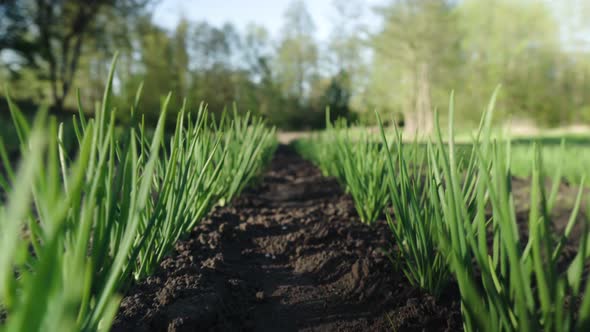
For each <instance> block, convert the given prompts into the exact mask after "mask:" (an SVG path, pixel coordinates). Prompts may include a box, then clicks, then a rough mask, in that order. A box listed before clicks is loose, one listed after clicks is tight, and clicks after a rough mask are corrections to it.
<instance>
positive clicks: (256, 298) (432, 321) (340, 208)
mask: <svg viewBox="0 0 590 332" xmlns="http://www.w3.org/2000/svg"><path fill="white" fill-rule="evenodd" d="M390 238H391V236H390V234H389V231H388V230H387V228H386V225H385V224H384V222H383V221H381V222H379V223H378V225H377V226H375V227H373V228H371V227H368V226H365V225H363V224H361V223H360V222H358V218H357V217H356V213H355V211H354V207H353V203H352V201H351V199H350V197H349V196H348V195H345V194H343V193H342V191H341V189H340V188H339V186H338V184H337V183H336V181H335V180H333V179H328V178H324V177H322V176H321V174H320V172H319V171H318V170H317V169H316V168H315V167H313V166H312V165H311V164H310V163H308V162H306V161H303V160H302V159H301V158H300V157H298V156H297V155H295V153H294V152H293V151H291V150H290V149H289V148H288V147H285V146H281V147H280V148H279V150H278V152H277V154H276V156H275V158H274V160H273V162H272V164H271V165H270V168H269V170H268V171H267V172H266V173H265V175H264V178H263V181H262V183H261V185H260V186H258V188H257V189H255V190H250V191H249V192H247V193H245V194H243V195H242V196H241V197H240V198H239V199H238V200H237V201H236V202H234V204H233V206H232V207H226V208H219V209H217V210H216V211H214V212H213V213H212V215H211V216H210V217H209V219H208V220H206V221H204V222H203V223H202V224H201V225H200V226H199V227H198V228H197V229H196V230H195V232H194V233H193V234H192V235H191V236H190V238H189V239H188V240H185V241H181V242H179V243H178V244H177V246H176V251H175V252H174V253H173V255H172V256H170V257H169V258H167V259H166V260H165V261H164V262H162V264H161V268H160V269H159V271H158V272H157V274H156V275H155V276H153V277H150V278H148V279H147V280H145V281H143V282H142V283H140V284H139V285H136V286H135V287H134V288H132V289H131V290H130V292H129V293H128V295H127V296H126V297H125V298H124V299H123V302H122V305H121V309H120V312H119V315H118V317H117V321H116V324H115V328H114V330H115V331H197V330H198V331H298V330H303V331H382V330H392V329H396V330H400V331H412V330H416V331H422V330H424V329H425V330H426V331H444V330H447V331H456V330H458V329H460V326H461V317H460V313H459V311H458V304H457V301H456V299H454V296H448V298H449V300H448V301H447V302H448V303H443V304H437V303H435V301H434V300H433V298H431V297H429V296H425V295H423V294H421V293H420V292H419V291H417V290H415V289H414V288H412V287H410V286H409V285H408V284H407V283H406V281H405V280H404V279H403V278H402V276H401V274H400V273H399V272H397V271H396V269H395V268H394V267H393V265H392V264H391V262H390V261H389V260H388V259H387V258H386V256H385V255H384V250H388V248H389V247H390V244H389V239H390Z"/></svg>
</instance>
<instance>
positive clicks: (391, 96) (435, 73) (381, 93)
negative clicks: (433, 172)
mask: <svg viewBox="0 0 590 332" xmlns="http://www.w3.org/2000/svg"><path fill="white" fill-rule="evenodd" d="M454 6H455V5H454V3H453V2H451V1H447V0H400V1H393V2H391V3H390V4H388V5H385V6H382V7H379V8H378V9H377V13H378V14H379V15H381V16H382V18H383V28H382V29H381V31H379V32H378V33H377V34H376V35H375V36H374V37H373V40H372V46H373V49H374V51H375V54H374V58H373V59H374V60H373V66H372V72H371V75H372V81H371V82H370V84H369V86H368V89H369V92H368V94H369V98H371V99H372V100H373V101H374V103H375V106H377V107H378V108H389V109H386V111H401V112H403V114H404V119H405V124H406V126H408V127H410V128H412V130H419V131H421V132H425V133H428V132H430V131H431V130H432V128H433V126H432V110H433V108H434V107H436V106H438V104H439V103H440V102H441V99H439V98H437V97H438V96H440V95H443V93H442V91H444V94H445V95H446V94H448V91H450V88H449V87H448V84H449V80H450V76H451V74H452V72H453V70H454V69H455V68H456V67H455V65H456V62H457V61H458V59H459V58H460V54H459V48H458V45H459V44H458V41H459V38H460V35H459V32H458V31H457V15H456V14H455V7H454ZM392 106H393V109H391V108H392Z"/></svg>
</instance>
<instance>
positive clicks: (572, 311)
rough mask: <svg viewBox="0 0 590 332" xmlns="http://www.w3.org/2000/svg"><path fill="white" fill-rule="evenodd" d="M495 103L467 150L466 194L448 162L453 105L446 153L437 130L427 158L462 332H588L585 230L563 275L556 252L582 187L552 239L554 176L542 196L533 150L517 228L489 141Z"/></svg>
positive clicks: (504, 154) (496, 150)
mask: <svg viewBox="0 0 590 332" xmlns="http://www.w3.org/2000/svg"><path fill="white" fill-rule="evenodd" d="M494 99H495V97H494V98H492V102H491V103H490V106H489V108H488V110H487V112H486V114H485V116H484V119H483V120H482V122H483V126H482V127H483V130H482V131H481V135H480V137H476V139H475V142H474V151H473V153H474V160H475V162H474V163H473V165H474V166H473V168H472V170H473V174H474V175H473V178H474V179H475V181H471V182H469V181H466V182H469V183H470V185H469V187H470V188H472V189H470V190H472V191H471V192H470V191H469V190H468V191H465V190H463V188H464V187H465V185H464V184H462V183H461V179H462V174H461V172H460V168H459V167H458V166H457V159H456V156H455V144H454V140H453V115H454V102H453V97H451V103H450V110H449V113H450V122H449V132H450V137H449V141H448V149H447V150H445V149H444V145H443V140H442V135H441V131H440V126H438V125H437V127H436V133H437V140H436V143H435V144H434V145H433V146H432V148H431V149H430V151H429V158H430V159H431V162H432V168H431V176H432V177H435V178H436V179H437V180H436V181H437V183H438V189H437V190H435V191H433V192H432V195H431V199H432V200H433V201H434V202H435V205H436V206H439V208H440V209H439V211H440V213H441V215H442V221H443V222H442V223H441V227H440V232H439V233H438V236H439V241H438V244H439V249H440V250H441V251H442V252H443V253H444V255H445V257H446V258H447V260H448V263H449V266H450V268H451V270H452V271H453V273H454V275H455V278H456V280H457V283H458V286H459V289H460V292H461V301H462V312H463V318H464V327H465V330H467V331H588V330H589V329H590V325H589V324H590V287H588V282H584V276H583V271H584V266H585V265H586V263H587V262H588V257H589V255H590V246H589V244H588V223H587V222H586V223H585V224H584V225H583V226H584V227H582V228H583V230H582V234H580V238H579V244H578V253H577V255H576V257H575V258H574V259H573V260H571V261H570V262H569V264H568V265H567V268H560V265H561V264H559V263H560V260H561V259H564V258H563V257H562V255H561V251H562V250H563V248H564V245H565V243H566V242H567V241H568V240H569V239H570V236H571V233H572V230H573V229H574V225H575V223H576V222H579V219H580V218H578V211H579V207H580V204H581V199H582V188H583V183H582V184H581V185H580V191H579V193H578V195H577V198H576V201H575V204H574V207H573V209H572V212H571V216H570V218H569V222H568V224H567V227H566V228H565V230H564V232H563V234H560V235H557V234H554V232H553V230H552V214H551V211H552V209H553V207H554V205H555V202H556V197H557V193H558V186H559V183H560V180H561V170H560V169H559V168H558V169H557V170H556V171H555V173H554V174H552V183H553V185H552V188H551V189H550V190H549V191H547V190H546V189H545V185H544V183H545V179H544V177H545V174H544V172H543V167H542V164H541V155H540V152H539V148H538V146H535V147H534V148H533V149H534V151H535V157H534V158H533V160H531V163H532V177H531V189H530V212H529V215H528V220H524V221H523V220H519V219H518V218H517V215H516V206H515V201H514V197H513V195H512V187H511V181H512V171H511V162H510V142H509V141H508V142H505V143H496V142H493V141H492V140H491V139H490V123H491V119H492V111H493V104H494ZM436 122H438V121H436ZM442 151H445V152H442ZM436 152H439V155H438V156H437V155H436ZM473 193H475V194H473ZM490 210H491V212H490ZM519 222H525V223H527V224H528V239H526V236H523V235H524V234H521V233H519V227H518V225H519ZM474 262H475V264H474ZM584 284H585V285H584Z"/></svg>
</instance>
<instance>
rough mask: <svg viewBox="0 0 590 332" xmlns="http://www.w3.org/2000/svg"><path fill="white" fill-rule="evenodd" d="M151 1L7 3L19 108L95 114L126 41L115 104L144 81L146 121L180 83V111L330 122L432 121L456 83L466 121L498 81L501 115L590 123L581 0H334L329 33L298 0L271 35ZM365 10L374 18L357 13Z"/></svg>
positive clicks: (7, 56)
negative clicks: (160, 17)
mask: <svg viewBox="0 0 590 332" xmlns="http://www.w3.org/2000/svg"><path fill="white" fill-rule="evenodd" d="M155 8H156V6H155V3H154V2H153V1H151V0H91V1H73V0H58V1H55V0H18V1H17V0H5V1H2V2H0V61H1V63H0V65H1V66H0V80H2V81H5V82H8V83H9V86H10V91H11V95H12V96H13V97H14V98H15V99H17V100H19V101H21V102H22V103H23V104H27V105H28V104H30V105H39V104H46V105H51V108H52V110H54V111H55V112H67V111H68V110H71V109H74V108H75V105H76V93H75V89H74V88H75V87H76V88H79V89H80V94H81V100H82V102H83V104H84V108H85V109H86V110H92V109H93V105H94V103H95V102H96V101H98V100H99V99H100V98H101V91H102V86H103V84H104V81H105V78H106V75H107V71H108V66H109V62H110V59H111V57H112V55H113V54H114V52H115V51H118V52H119V55H120V63H119V66H118V71H117V77H116V81H115V83H116V84H115V99H116V100H115V104H116V105H119V107H121V108H124V107H125V105H128V104H130V103H131V101H132V100H133V99H134V98H135V94H136V91H137V89H138V87H139V86H140V84H142V85H143V89H142V90H143V93H142V95H143V98H142V101H141V105H140V106H141V110H140V111H141V112H143V113H144V114H146V116H147V118H148V119H149V118H157V115H158V114H157V112H158V110H159V106H160V103H161V98H162V96H164V95H165V94H166V93H168V91H172V92H173V100H172V104H173V105H172V109H177V108H178V107H180V105H181V104H182V103H183V100H185V99H186V100H187V102H188V103H189V105H193V106H195V105H196V104H198V103H200V102H205V103H206V104H207V105H208V107H209V109H210V110H211V111H213V112H221V111H222V110H223V109H225V108H232V107H234V105H235V107H237V108H238V109H239V110H250V111H252V112H255V113H257V114H260V115H262V116H264V117H266V118H267V119H268V121H269V122H271V123H273V124H276V125H277V126H279V127H281V128H285V129H309V128H319V127H322V126H323V125H324V123H323V121H324V110H325V109H326V107H329V108H330V110H331V114H334V115H335V116H344V117H347V118H349V119H350V120H351V121H361V122H366V123H371V122H372V121H373V115H372V114H373V113H372V111H373V110H374V109H377V110H379V111H380V112H382V113H383V114H385V117H387V118H390V119H394V120H395V121H400V122H401V120H403V123H404V124H405V125H406V126H407V127H409V128H417V129H420V130H425V131H428V130H429V129H430V128H431V127H432V111H433V110H434V109H437V108H438V109H442V108H444V107H446V104H447V102H448V96H449V93H450V91H452V90H454V91H455V93H456V95H457V97H458V98H457V102H458V107H457V108H458V112H459V114H460V115H461V116H460V119H462V120H463V122H465V123H466V124H468V123H473V122H475V121H476V119H479V118H480V114H481V111H482V110H483V107H484V105H485V103H486V101H487V99H488V97H489V95H490V94H491V92H492V91H493V89H494V88H495V87H496V86H497V85H498V84H501V85H502V93H501V98H500V103H499V108H500V110H499V111H500V113H501V114H503V115H505V116H504V117H501V118H503V119H508V117H511V118H525V119H532V120H534V121H535V122H537V123H538V124H540V125H548V126H557V125H563V124H568V123H581V122H590V42H589V41H588V39H587V38H585V37H584V33H580V32H583V31H589V29H590V25H589V24H588V23H586V21H587V20H584V19H585V18H590V5H589V4H588V3H587V2H584V1H577V0H566V1H563V2H560V4H551V3H550V2H548V1H542V0H461V1H457V0H391V1H388V2H385V3H384V4H383V5H381V6H379V7H377V8H367V7H366V5H364V4H363V2H362V1H359V0H356V1H339V0H335V1H334V3H333V13H332V14H333V15H331V20H332V22H331V23H332V24H333V26H334V29H333V32H332V33H331V34H330V36H329V38H328V39H327V40H318V38H317V37H316V28H315V22H314V21H313V18H312V15H311V14H310V12H309V10H308V8H307V7H306V4H305V2H304V1H303V0H294V1H292V2H291V3H290V5H289V6H288V7H287V9H286V11H285V13H284V15H283V28H282V29H281V30H280V31H278V33H275V34H271V33H270V32H269V31H268V30H267V29H266V28H265V27H264V26H261V25H257V24H254V23H252V24H250V25H248V26H247V27H245V28H244V29H239V28H237V27H236V26H235V25H233V24H232V23H226V24H224V25H222V26H215V25H212V24H210V23H208V22H206V21H204V22H193V21H189V20H187V19H181V20H180V22H179V23H178V25H177V26H176V27H175V28H174V29H173V30H167V29H164V28H162V27H161V26H159V25H158V24H157V23H158V22H154V20H153V13H154V10H155ZM368 11H373V12H374V13H375V14H376V15H377V16H378V17H379V18H380V20H381V22H380V24H379V26H378V27H376V28H375V27H373V26H368V25H367V23H366V20H363V13H367V12H368ZM580 36H581V37H580ZM566 37H570V38H566ZM4 93H5V92H4V91H2V92H0V97H1V96H2V94H4Z"/></svg>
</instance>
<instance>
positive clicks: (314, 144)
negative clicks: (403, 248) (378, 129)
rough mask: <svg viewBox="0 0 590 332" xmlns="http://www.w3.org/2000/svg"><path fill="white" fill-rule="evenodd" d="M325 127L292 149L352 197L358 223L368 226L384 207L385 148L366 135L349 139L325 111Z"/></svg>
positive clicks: (341, 122)
mask: <svg viewBox="0 0 590 332" xmlns="http://www.w3.org/2000/svg"><path fill="white" fill-rule="evenodd" d="M326 124H327V125H326V131H325V132H324V133H322V134H321V135H320V136H319V137H316V138H314V139H310V140H300V141H298V142H296V148H297V150H298V151H299V153H300V154H302V155H303V156H304V157H305V158H308V159H310V160H312V161H313V162H315V163H316V164H318V166H319V167H320V168H321V169H322V171H323V173H324V174H325V175H329V176H334V177H336V178H337V179H338V180H339V182H340V183H341V184H342V185H343V186H344V187H345V188H346V191H347V192H348V193H350V195H351V196H352V198H353V201H354V204H355V209H356V211H357V213H358V215H359V217H360V219H361V221H362V222H363V223H367V224H372V223H374V222H375V220H377V218H379V216H381V215H382V214H383V210H384V208H385V206H386V205H387V204H388V190H387V186H386V185H384V184H385V183H386V177H387V173H388V172H387V163H386V158H385V154H384V150H385V147H384V146H383V145H380V144H375V143H374V142H373V140H372V139H371V138H370V136H369V135H364V134H361V135H359V136H358V137H351V135H350V132H349V130H348V128H347V124H346V122H345V121H344V119H339V120H337V121H336V123H335V124H332V123H331V121H330V113H329V110H328V111H327V112H326Z"/></svg>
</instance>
